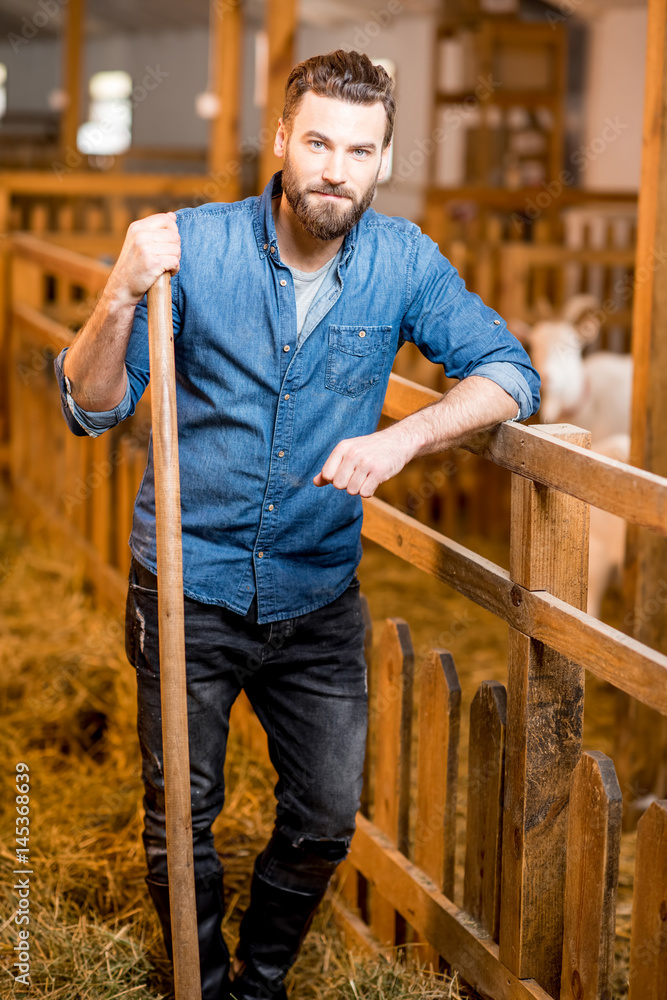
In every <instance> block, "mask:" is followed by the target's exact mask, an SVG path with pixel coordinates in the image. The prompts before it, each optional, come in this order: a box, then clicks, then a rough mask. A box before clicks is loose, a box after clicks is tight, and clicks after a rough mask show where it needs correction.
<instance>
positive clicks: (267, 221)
mask: <svg viewBox="0 0 667 1000" xmlns="http://www.w3.org/2000/svg"><path fill="white" fill-rule="evenodd" d="M282 176H283V172H282V170H278V171H277V172H276V173H275V174H274V175H273V177H272V178H271V180H270V181H269V183H268V184H267V185H266V187H265V188H264V191H263V192H262V194H261V195H260V196H259V198H258V199H257V202H256V204H255V212H254V218H253V226H254V230H255V239H256V240H257V249H258V251H259V257H260V260H263V259H264V258H265V257H272V258H273V259H274V260H277V261H280V249H279V247H278V237H277V236H276V226H275V222H274V221H273V211H272V209H271V199H272V198H275V197H276V196H277V195H279V194H282V191H283V185H282ZM363 218H364V216H363V215H362V217H361V219H360V220H359V222H357V223H356V225H354V226H353V227H352V229H351V230H350V231H349V233H347V235H346V236H345V239H344V240H343V245H342V251H343V253H342V257H341V262H340V266H341V267H345V266H346V265H347V264H348V263H349V260H350V257H351V255H352V252H353V250H354V248H355V245H356V243H357V242H358V239H359V232H360V228H361V223H362V221H363ZM272 248H273V250H272Z"/></svg>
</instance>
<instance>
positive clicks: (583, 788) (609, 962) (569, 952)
mask: <svg viewBox="0 0 667 1000" xmlns="http://www.w3.org/2000/svg"><path fill="white" fill-rule="evenodd" d="M622 809H623V797H622V795H621V789H620V786H619V784H618V779H617V777H616V772H615V770H614V764H613V762H612V760H611V759H610V758H609V757H606V756H605V755H604V754H603V753H599V752H597V751H595V750H593V751H589V752H586V753H584V754H582V757H581V760H580V761H579V763H578V764H577V766H576V768H575V769H574V774H573V775H572V786H571V789H570V805H569V814H570V815H569V820H568V831H567V875H566V879H565V903H564V911H565V925H564V932H563V969H562V976H561V987H560V1000H607V998H608V997H611V995H612V982H611V978H612V972H613V968H614V939H615V923H616V887H617V884H618V860H619V854H620V849H621V812H622ZM635 899H636V900H637V899H638V897H637V896H635Z"/></svg>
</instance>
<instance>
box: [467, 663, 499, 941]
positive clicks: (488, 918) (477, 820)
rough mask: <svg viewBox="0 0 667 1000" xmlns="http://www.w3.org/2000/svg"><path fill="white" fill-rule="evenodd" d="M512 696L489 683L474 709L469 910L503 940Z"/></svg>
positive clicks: (470, 755) (483, 686)
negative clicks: (502, 893) (508, 724)
mask: <svg viewBox="0 0 667 1000" xmlns="http://www.w3.org/2000/svg"><path fill="white" fill-rule="evenodd" d="M506 718H507V693H506V691H505V688H504V687H503V685H502V684H499V683H498V681H483V682H482V684H480V686H479V689H478V691H477V694H476V695H475V697H474V698H473V701H472V705H471V706H470V736H469V749H468V814H467V823H466V861H465V876H464V887H463V909H464V910H465V911H466V913H469V914H470V915H471V916H472V917H474V918H475V920H478V921H479V922H480V924H482V926H483V927H486V929H487V931H488V932H489V934H490V935H491V937H492V938H493V940H494V941H497V940H498V934H499V927H500V860H501V845H502V828H503V792H504V787H505V782H504V778H505V723H506Z"/></svg>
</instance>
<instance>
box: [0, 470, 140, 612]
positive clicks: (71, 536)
mask: <svg viewBox="0 0 667 1000" xmlns="http://www.w3.org/2000/svg"><path fill="white" fill-rule="evenodd" d="M12 496H13V499H14V510H15V511H16V513H17V515H18V517H19V518H20V519H22V520H23V521H25V522H26V523H27V524H28V525H29V526H32V527H35V526H39V527H41V528H44V529H45V530H46V531H47V532H48V533H49V535H50V536H51V537H52V539H53V540H54V541H55V542H56V543H57V544H58V545H59V546H60V547H61V548H62V549H63V550H64V551H66V552H72V551H75V552H77V553H78V554H79V555H82V556H83V557H84V573H85V576H86V578H87V579H88V580H89V581H90V583H91V584H92V587H93V590H94V593H95V597H96V600H97V601H98V603H99V605H100V606H101V607H103V608H106V609H107V610H109V611H111V612H113V613H114V614H118V613H119V612H121V611H122V609H123V607H124V606H125V598H126V595H127V580H126V579H124V578H123V576H122V574H121V573H119V572H118V570H116V569H114V568H113V567H112V566H109V565H108V564H107V563H103V562H101V560H100V558H99V555H98V553H97V551H96V549H95V548H94V547H93V545H92V544H91V543H90V542H88V541H86V539H85V538H82V536H81V535H80V534H79V533H78V532H77V531H75V530H74V529H73V528H72V526H71V524H69V523H68V522H67V521H66V520H65V518H64V517H63V516H62V514H61V513H60V512H59V511H58V510H57V509H56V508H55V506H54V505H53V504H52V503H50V502H49V501H48V500H46V499H45V498H44V497H41V496H39V494H37V492H36V491H35V489H34V488H33V487H32V486H31V485H30V483H28V482H27V481H26V480H25V479H21V478H18V477H12Z"/></svg>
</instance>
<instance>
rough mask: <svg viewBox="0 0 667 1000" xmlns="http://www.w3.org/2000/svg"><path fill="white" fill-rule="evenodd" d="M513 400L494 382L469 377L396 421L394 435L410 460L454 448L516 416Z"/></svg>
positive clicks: (477, 377)
mask: <svg viewBox="0 0 667 1000" xmlns="http://www.w3.org/2000/svg"><path fill="white" fill-rule="evenodd" d="M516 414H517V403H516V400H514V399H513V398H512V396H510V394H509V393H508V392H505V390H504V389H502V388H501V387H500V386H499V385H498V384H497V383H496V382H493V381H492V380H491V379H488V378H483V377H482V376H478V375H471V376H470V377H469V378H466V379H463V380H462V381H461V382H459V383H457V385H455V386H454V387H453V388H452V389H450V390H449V392H448V393H446V394H445V395H444V396H443V397H442V399H439V400H438V401H437V402H435V403H431V404H430V405H429V406H426V407H424V409H422V410H417V412H416V413H411V414H410V415H409V416H407V417H404V418H403V419H402V420H399V421H397V422H396V423H395V424H394V425H393V426H392V427H391V428H387V430H388V431H390V432H392V433H393V434H395V435H396V437H397V439H398V440H400V441H401V444H402V445H403V447H404V448H405V449H406V451H407V452H408V454H409V455H410V458H411V459H412V458H417V457H418V456H419V455H430V454H431V453H432V452H438V451H448V450H449V449H450V448H456V447H458V445H460V444H462V443H463V442H464V441H466V440H467V439H469V438H470V437H472V436H473V435H474V434H475V433H478V432H480V431H484V430H489V429H490V428H491V427H495V426H496V425H497V424H500V423H503V421H505V420H510V419H511V418H512V417H516Z"/></svg>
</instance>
